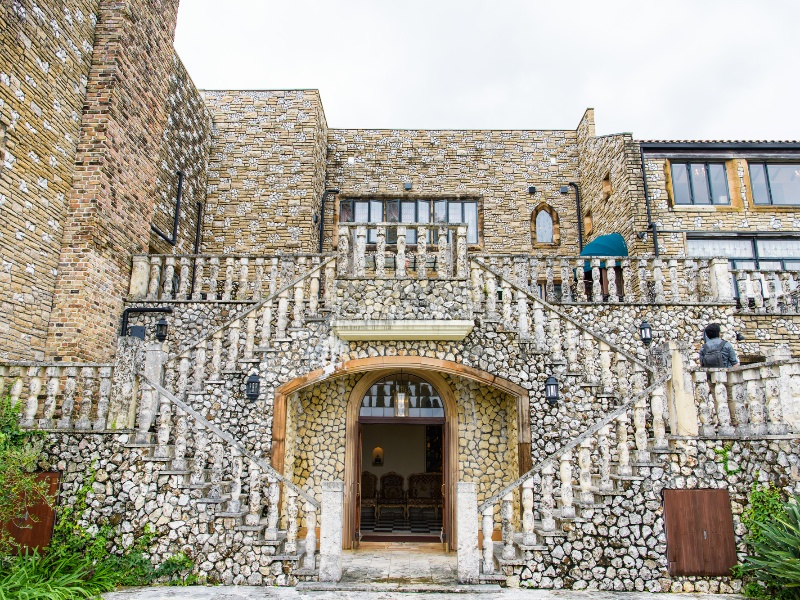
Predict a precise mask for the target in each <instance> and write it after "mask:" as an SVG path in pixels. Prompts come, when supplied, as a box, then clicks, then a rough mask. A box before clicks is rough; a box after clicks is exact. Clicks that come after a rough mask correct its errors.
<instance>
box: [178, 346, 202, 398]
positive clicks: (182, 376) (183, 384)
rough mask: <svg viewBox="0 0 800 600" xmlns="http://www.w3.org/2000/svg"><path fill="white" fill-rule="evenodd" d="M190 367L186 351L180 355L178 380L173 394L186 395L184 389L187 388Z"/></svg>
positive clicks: (180, 396)
mask: <svg viewBox="0 0 800 600" xmlns="http://www.w3.org/2000/svg"><path fill="white" fill-rule="evenodd" d="M190 367H191V365H190V364H189V354H188V352H186V353H184V354H182V355H181V357H180V361H179V362H178V381H177V383H176V385H175V390H174V392H175V395H176V396H177V397H178V398H185V397H186V391H187V390H188V389H189V370H190ZM201 389H202V388H201Z"/></svg>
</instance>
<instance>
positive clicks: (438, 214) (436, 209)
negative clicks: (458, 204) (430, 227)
mask: <svg viewBox="0 0 800 600" xmlns="http://www.w3.org/2000/svg"><path fill="white" fill-rule="evenodd" d="M433 222H434V223H447V200H436V201H435V202H434V203H433Z"/></svg>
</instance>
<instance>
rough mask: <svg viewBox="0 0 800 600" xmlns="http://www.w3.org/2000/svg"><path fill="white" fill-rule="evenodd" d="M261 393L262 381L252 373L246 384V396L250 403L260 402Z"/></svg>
mask: <svg viewBox="0 0 800 600" xmlns="http://www.w3.org/2000/svg"><path fill="white" fill-rule="evenodd" d="M260 393H261V380H260V379H259V378H258V375H256V374H255V373H252V374H251V375H250V377H248V378H247V381H246V382H245V388H244V395H245V397H246V398H247V400H248V401H249V402H255V401H256V400H258V395H259V394H260Z"/></svg>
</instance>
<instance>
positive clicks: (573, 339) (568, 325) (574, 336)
mask: <svg viewBox="0 0 800 600" xmlns="http://www.w3.org/2000/svg"><path fill="white" fill-rule="evenodd" d="M564 329H565V332H564V344H565V345H566V348H567V354H566V358H567V370H568V371H569V372H570V373H574V372H576V371H577V370H578V344H579V339H578V336H579V333H578V329H577V328H576V327H575V324H574V323H573V322H572V321H570V320H569V319H567V320H566V322H565V324H564Z"/></svg>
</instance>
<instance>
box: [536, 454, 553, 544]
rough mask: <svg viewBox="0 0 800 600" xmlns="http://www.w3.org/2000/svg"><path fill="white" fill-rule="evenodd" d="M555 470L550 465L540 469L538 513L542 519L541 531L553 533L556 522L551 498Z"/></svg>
mask: <svg viewBox="0 0 800 600" xmlns="http://www.w3.org/2000/svg"><path fill="white" fill-rule="evenodd" d="M554 473H555V469H554V468H553V465H552V464H551V463H547V464H546V465H545V466H544V467H543V468H542V503H541V508H540V510H539V512H540V513H541V517H542V531H555V529H556V520H555V518H554V517H553V509H554V508H555V505H556V503H555V499H554V498H553V475H554Z"/></svg>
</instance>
